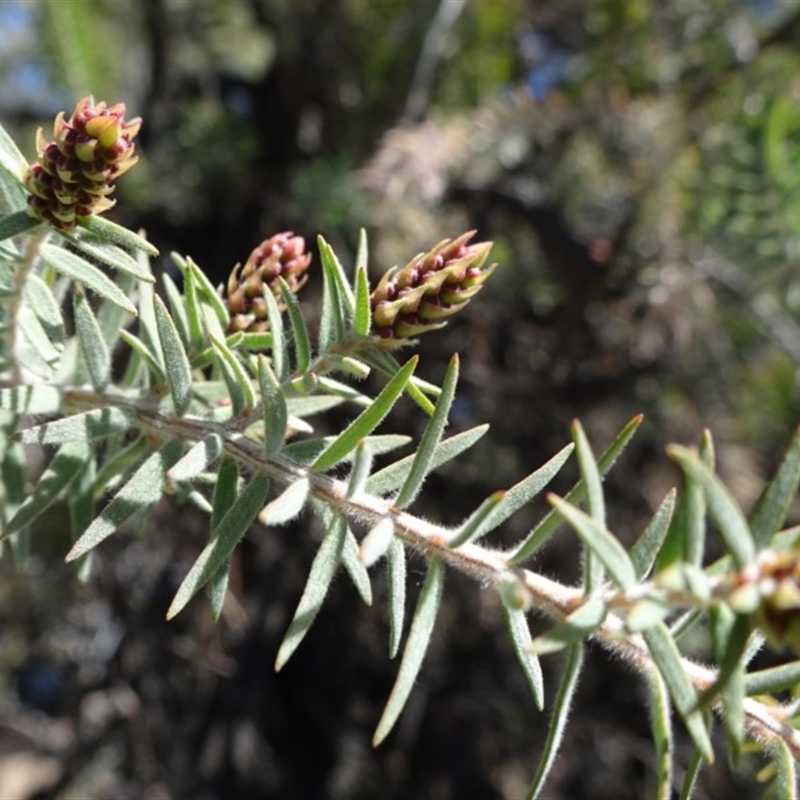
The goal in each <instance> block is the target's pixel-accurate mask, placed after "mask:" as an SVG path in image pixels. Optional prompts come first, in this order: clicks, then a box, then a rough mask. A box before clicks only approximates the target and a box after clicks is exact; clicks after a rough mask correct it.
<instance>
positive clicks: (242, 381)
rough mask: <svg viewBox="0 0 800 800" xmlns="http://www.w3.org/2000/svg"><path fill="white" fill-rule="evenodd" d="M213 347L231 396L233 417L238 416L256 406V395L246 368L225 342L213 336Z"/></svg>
mask: <svg viewBox="0 0 800 800" xmlns="http://www.w3.org/2000/svg"><path fill="white" fill-rule="evenodd" d="M211 346H212V347H213V348H214V354H215V355H216V357H217V364H219V366H220V369H221V371H222V377H223V379H224V380H225V385H226V386H227V387H228V392H229V393H230V396H231V406H232V408H233V415H234V416H238V415H239V414H241V413H242V412H243V411H245V410H246V409H251V408H253V407H254V406H255V404H256V393H255V390H254V389H253V384H252V383H251V382H250V378H249V377H248V375H247V373H246V372H245V370H244V367H243V366H242V365H241V363H240V362H239V359H237V358H236V356H235V355H234V353H233V352H232V351H231V350H230V349H229V348H228V345H226V344H225V342H222V341H220V340H219V339H217V338H216V337H215V336H211Z"/></svg>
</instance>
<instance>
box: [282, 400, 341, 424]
mask: <svg viewBox="0 0 800 800" xmlns="http://www.w3.org/2000/svg"><path fill="white" fill-rule="evenodd" d="M341 404H342V398H341V397H335V396H334V395H327V394H321V395H315V396H313V397H287V398H286V410H287V411H288V412H289V414H291V415H292V416H293V417H300V418H301V419H304V418H305V417H310V416H313V415H314V414H321V413H322V412H323V411H327V410H328V409H329V408H335V407H336V406H339V405H341Z"/></svg>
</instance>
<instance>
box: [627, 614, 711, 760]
mask: <svg viewBox="0 0 800 800" xmlns="http://www.w3.org/2000/svg"><path fill="white" fill-rule="evenodd" d="M642 635H643V636H644V638H645V641H646V642H647V646H648V648H649V649H650V654H651V655H652V657H653V661H654V662H655V663H656V666H657V667H658V671H659V672H660V673H661V677H662V678H663V679H664V683H666V685H667V688H668V689H669V693H670V696H671V697H672V702H673V703H674V704H675V707H676V708H677V709H678V712H679V713H680V715H681V717H683V721H684V722H685V724H686V728H687V729H688V731H689V735H690V736H691V737H692V739H693V740H694V743H695V744H696V745H697V747H698V748H699V749H700V751H701V753H702V754H703V758H705V760H706V761H707V762H708V763H709V764H710V763H711V762H712V761H713V760H714V751H713V749H712V747H711V740H710V738H709V734H708V730H707V729H706V725H705V721H704V720H703V715H702V713H701V712H700V711H697V710H696V709H697V693H696V692H695V689H694V686H693V685H692V682H691V680H690V679H689V676H688V675H687V674H686V672H685V670H684V668H683V664H682V663H681V655H680V652H679V651H678V647H677V645H676V644H675V640H674V639H673V638H672V636H671V635H670V633H669V631H668V630H667V627H666V626H665V625H664V624H663V623H658V624H657V625H654V626H653V627H652V628H650V629H649V630H647V631H645V632H644V633H643V634H642Z"/></svg>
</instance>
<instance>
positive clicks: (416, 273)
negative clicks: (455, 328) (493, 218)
mask: <svg viewBox="0 0 800 800" xmlns="http://www.w3.org/2000/svg"><path fill="white" fill-rule="evenodd" d="M474 235H475V231H469V232H467V233H465V234H463V235H461V236H459V237H458V238H457V239H444V240H443V241H441V242H439V244H437V245H436V247H434V248H433V249H432V250H430V251H428V252H427V253H421V254H419V255H418V256H415V257H414V258H412V259H411V261H409V262H408V264H406V265H405V266H404V267H402V268H400V267H394V268H393V269H391V270H389V271H388V272H387V273H385V274H384V275H383V277H382V278H381V279H380V281H379V282H378V285H377V286H376V287H375V290H374V291H373V292H372V295H371V297H370V302H371V305H372V333H373V335H375V336H377V337H380V343H381V344H382V345H383V346H386V347H394V346H401V345H403V344H405V343H406V342H407V341H408V339H410V338H411V337H413V336H419V335H420V334H421V333H427V332H428V331H432V330H436V329H437V328H441V327H443V326H444V325H445V324H446V319H447V317H450V316H452V315H453V314H455V313H456V312H457V311H460V310H461V309H462V308H464V306H466V305H467V303H468V302H469V301H470V299H471V298H472V297H474V296H475V295H476V294H477V293H478V292H479V291H480V290H481V288H482V286H483V283H484V281H485V280H486V279H487V278H488V277H489V276H490V275H491V274H492V273H493V272H494V271H495V269H496V268H497V264H492V265H491V266H489V267H486V268H485V269H484V268H483V264H484V262H485V261H486V258H487V256H488V255H489V251H490V250H491V249H492V242H476V243H475V244H468V242H469V240H470V239H471V238H472V237H473V236H474Z"/></svg>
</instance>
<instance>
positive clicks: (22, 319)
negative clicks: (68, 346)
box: [16, 305, 64, 379]
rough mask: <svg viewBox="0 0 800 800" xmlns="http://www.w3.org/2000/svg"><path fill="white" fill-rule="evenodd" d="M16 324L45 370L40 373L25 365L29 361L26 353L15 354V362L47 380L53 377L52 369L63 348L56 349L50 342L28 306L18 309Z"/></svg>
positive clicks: (30, 365)
mask: <svg viewBox="0 0 800 800" xmlns="http://www.w3.org/2000/svg"><path fill="white" fill-rule="evenodd" d="M16 322H17V329H18V330H19V331H20V332H21V333H22V335H23V336H24V338H25V340H26V341H27V342H28V343H29V344H30V345H31V347H32V348H33V352H34V353H35V354H36V357H37V359H38V360H39V361H40V362H41V364H42V366H44V367H45V369H44V371H41V370H39V369H35V368H34V367H33V364H31V363H26V362H28V361H29V359H28V354H27V353H25V354H23V353H19V354H17V356H16V357H17V360H18V361H19V362H21V363H23V364H25V366H26V368H27V369H28V370H30V371H31V372H36V374H38V375H40V376H42V377H46V378H48V379H49V378H50V377H52V375H53V369H55V368H57V366H58V362H59V359H60V358H61V354H62V352H63V350H64V348H63V347H56V345H54V344H53V342H51V341H50V337H49V336H48V335H47V331H46V330H45V328H44V326H43V325H42V322H41V320H40V319H39V317H38V316H36V314H34V313H33V309H32V308H30V306H27V305H23V306H22V307H21V308H20V309H19V312H18V314H17V320H16Z"/></svg>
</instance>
